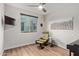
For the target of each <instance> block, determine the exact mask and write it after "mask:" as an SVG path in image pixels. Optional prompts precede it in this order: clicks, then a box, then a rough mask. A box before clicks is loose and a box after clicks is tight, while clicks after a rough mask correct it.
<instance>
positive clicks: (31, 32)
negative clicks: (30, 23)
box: [20, 13, 38, 33]
mask: <svg viewBox="0 0 79 59" xmlns="http://www.w3.org/2000/svg"><path fill="white" fill-rule="evenodd" d="M20 15H24V16H30V17H35V18H38V16H33V15H27V14H24V13H20ZM35 32H37V31H35ZM35 32H30V30H29V32H23V31H21V33H35Z"/></svg>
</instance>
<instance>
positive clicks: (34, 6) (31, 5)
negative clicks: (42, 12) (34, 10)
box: [27, 5, 38, 7]
mask: <svg viewBox="0 0 79 59" xmlns="http://www.w3.org/2000/svg"><path fill="white" fill-rule="evenodd" d="M27 6H29V7H38V5H27Z"/></svg>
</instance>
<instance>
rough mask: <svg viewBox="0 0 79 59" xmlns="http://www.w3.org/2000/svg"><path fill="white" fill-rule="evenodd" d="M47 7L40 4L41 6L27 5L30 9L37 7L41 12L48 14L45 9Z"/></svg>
mask: <svg viewBox="0 0 79 59" xmlns="http://www.w3.org/2000/svg"><path fill="white" fill-rule="evenodd" d="M45 5H46V3H39V4H36V5H34V4H33V5H27V6H29V7H37V8H38V9H39V10H42V11H43V12H45V13H46V12H47V10H46V9H45Z"/></svg>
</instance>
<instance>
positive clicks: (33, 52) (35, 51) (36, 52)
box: [3, 44, 68, 56]
mask: <svg viewBox="0 0 79 59" xmlns="http://www.w3.org/2000/svg"><path fill="white" fill-rule="evenodd" d="M3 56H68V50H65V49H63V48H60V47H50V46H46V47H45V48H44V49H39V48H38V47H37V45H35V44H34V45H28V46H23V47H19V48H13V49H9V50H6V51H4V53H3Z"/></svg>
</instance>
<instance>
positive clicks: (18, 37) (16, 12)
mask: <svg viewBox="0 0 79 59" xmlns="http://www.w3.org/2000/svg"><path fill="white" fill-rule="evenodd" d="M20 13H24V14H28V15H34V16H38V24H37V32H34V33H21V22H20V21H21V20H20ZM5 15H7V16H10V17H13V18H15V20H16V21H15V26H11V28H7V29H6V30H5V35H4V37H5V38H4V49H10V48H15V47H19V46H23V45H27V44H32V43H35V40H37V39H38V38H39V37H40V34H41V33H42V30H43V28H41V27H40V23H43V17H42V15H39V14H37V13H34V12H31V11H29V10H25V9H21V8H17V7H14V6H11V5H5Z"/></svg>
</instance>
